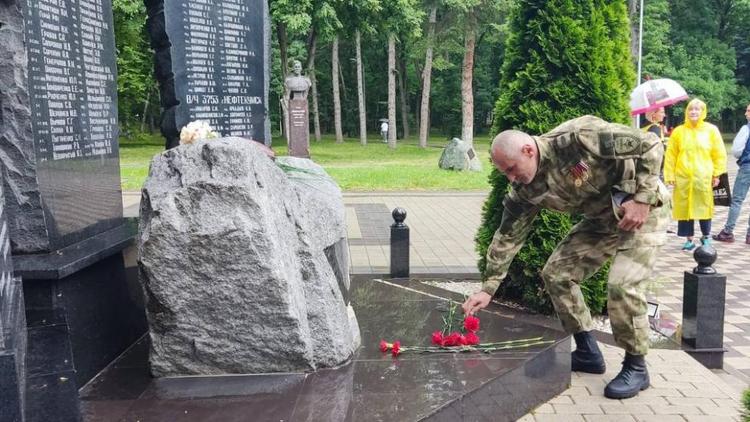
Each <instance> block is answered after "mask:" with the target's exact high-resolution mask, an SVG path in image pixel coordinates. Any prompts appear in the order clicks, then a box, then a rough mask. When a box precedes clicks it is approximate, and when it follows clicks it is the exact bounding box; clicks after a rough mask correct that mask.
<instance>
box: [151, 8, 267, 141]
mask: <svg viewBox="0 0 750 422" xmlns="http://www.w3.org/2000/svg"><path fill="white" fill-rule="evenodd" d="M146 3H147V8H148V11H149V23H148V27H149V32H150V34H151V41H152V46H153V47H154V50H155V61H156V77H157V80H158V81H159V83H160V86H161V89H160V90H161V102H162V104H161V105H162V108H163V109H164V113H163V115H162V125H161V126H162V133H163V134H164V136H165V137H166V138H167V147H173V146H175V145H177V141H178V136H179V131H180V129H181V128H182V127H183V126H185V125H186V124H188V123H189V122H191V121H194V120H203V121H206V122H208V123H209V124H210V125H211V127H212V128H213V129H214V131H216V132H217V133H219V134H220V135H222V136H240V137H245V138H249V139H253V140H256V141H258V142H261V143H265V144H268V145H270V142H271V137H270V124H269V120H268V118H269V116H268V110H267V107H268V81H269V71H268V65H267V64H268V55H269V47H268V46H269V30H270V27H269V21H268V7H267V5H266V2H265V0H222V1H220V2H214V1H211V0H164V1H147V2H146Z"/></svg>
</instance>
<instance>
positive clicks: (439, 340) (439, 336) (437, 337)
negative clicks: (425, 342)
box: [432, 331, 444, 346]
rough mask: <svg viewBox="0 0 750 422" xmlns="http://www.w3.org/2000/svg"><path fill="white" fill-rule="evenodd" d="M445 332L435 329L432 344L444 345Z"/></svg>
mask: <svg viewBox="0 0 750 422" xmlns="http://www.w3.org/2000/svg"><path fill="white" fill-rule="evenodd" d="M443 341H444V339H443V333H442V332H440V331H435V332H434V333H432V344H434V345H435V346H442V345H443Z"/></svg>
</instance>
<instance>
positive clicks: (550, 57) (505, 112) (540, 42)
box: [476, 0, 635, 313]
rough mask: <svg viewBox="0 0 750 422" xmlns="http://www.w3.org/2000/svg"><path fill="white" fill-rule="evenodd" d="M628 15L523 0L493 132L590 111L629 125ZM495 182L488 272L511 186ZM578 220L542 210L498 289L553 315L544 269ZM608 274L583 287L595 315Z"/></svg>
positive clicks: (537, 128)
mask: <svg viewBox="0 0 750 422" xmlns="http://www.w3.org/2000/svg"><path fill="white" fill-rule="evenodd" d="M626 16H627V15H626V10H625V7H624V3H622V2H618V1H607V0H551V1H541V0H520V1H519V2H518V4H517V6H516V8H515V9H514V10H513V14H512V17H511V21H510V36H509V38H508V42H507V44H506V54H505V61H504V63H503V67H502V79H501V82H500V97H499V98H498V100H497V103H496V106H495V126H494V128H493V133H494V132H497V131H500V130H504V129H511V128H515V129H519V130H524V131H527V132H529V133H532V134H538V133H542V132H545V131H548V130H550V129H552V128H553V127H554V126H556V125H558V124H559V123H562V122H563V121H565V120H567V119H570V118H573V117H577V116H580V115H584V114H594V115H597V116H600V117H602V118H604V119H606V120H609V121H618V122H626V121H627V119H628V106H627V103H626V99H627V97H628V95H627V94H628V93H629V92H630V89H631V88H632V85H633V83H634V82H635V78H634V72H633V68H632V67H631V66H629V63H630V61H629V55H628V54H629V53H628V45H629V33H628V31H627V28H628V27H627V25H626V22H627V18H626ZM490 183H491V185H492V192H491V194H490V196H489V198H488V200H487V202H486V203H485V205H484V209H483V220H482V226H481V228H480V229H479V231H478V232H477V236H476V241H477V251H478V252H479V255H480V257H482V258H481V259H480V262H479V267H480V270H481V271H482V272H484V270H485V269H486V260H485V258H484V256H485V255H486V252H487V247H488V246H489V243H490V242H491V240H492V235H493V234H494V232H495V230H496V229H497V227H498V226H499V223H500V216H501V215H502V212H503V205H502V199H503V197H504V196H505V194H506V192H507V190H508V181H507V179H506V178H505V177H504V176H503V175H501V174H499V173H498V172H497V171H493V173H492V175H491V176H490ZM572 224H573V221H572V219H571V216H569V215H567V214H561V213H556V212H551V211H542V212H541V213H540V214H539V216H538V217H537V219H536V221H535V222H534V225H533V229H532V232H531V233H530V235H529V237H528V239H527V241H526V245H525V246H524V247H523V248H522V249H521V251H520V252H519V253H518V255H517V256H516V258H515V259H514V261H513V263H512V264H511V267H510V270H509V272H508V277H507V278H506V280H505V282H504V283H503V284H502V285H501V287H500V289H499V291H498V294H499V295H500V296H502V297H505V298H509V299H515V300H520V301H521V302H522V303H524V304H525V305H527V306H528V307H530V308H532V309H536V310H538V311H541V312H547V313H549V312H551V311H552V306H551V303H550V301H549V297H548V296H547V295H546V293H545V292H544V283H543V281H542V279H541V276H540V273H541V270H542V268H543V267H544V263H545V262H546V260H547V258H548V257H549V255H550V254H551V253H552V251H553V250H554V248H555V246H556V245H557V243H558V242H559V241H560V240H562V238H563V237H564V236H565V235H566V234H567V232H568V231H569V230H570V228H571V226H572ZM606 274H607V270H606V267H605V268H604V269H603V270H600V271H599V272H597V273H596V274H594V275H593V276H592V277H590V278H589V279H588V280H586V281H585V282H584V283H583V285H582V290H583V292H584V297H585V299H586V302H587V304H588V305H589V307H590V308H591V310H592V312H595V313H600V312H601V311H602V309H603V307H604V303H605V300H606Z"/></svg>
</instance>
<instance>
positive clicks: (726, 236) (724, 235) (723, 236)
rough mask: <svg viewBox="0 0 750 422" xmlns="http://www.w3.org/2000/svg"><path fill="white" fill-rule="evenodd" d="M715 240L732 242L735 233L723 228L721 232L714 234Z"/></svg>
mask: <svg viewBox="0 0 750 422" xmlns="http://www.w3.org/2000/svg"><path fill="white" fill-rule="evenodd" d="M713 238H714V240H716V241H719V242H727V243H732V242H734V235H733V234H732V233H729V232H727V231H726V230H722V231H720V232H719V234H715V235H713Z"/></svg>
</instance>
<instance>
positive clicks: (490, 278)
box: [462, 192, 539, 314]
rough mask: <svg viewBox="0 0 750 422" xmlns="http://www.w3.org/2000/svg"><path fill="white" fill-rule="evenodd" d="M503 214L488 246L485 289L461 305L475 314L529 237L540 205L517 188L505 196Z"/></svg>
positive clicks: (504, 274)
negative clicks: (519, 195)
mask: <svg viewBox="0 0 750 422" xmlns="http://www.w3.org/2000/svg"><path fill="white" fill-rule="evenodd" d="M503 207H504V211H503V218H502V220H501V222H500V227H499V228H498V229H497V231H496V232H495V235H494V236H493V237H492V242H491V243H490V246H489V247H488V248H487V268H486V269H485V272H484V281H483V282H482V290H481V291H479V292H476V293H474V294H473V295H471V296H469V298H468V299H466V301H465V302H464V304H463V306H462V308H463V311H464V313H466V314H474V313H475V312H477V311H479V310H480V309H482V308H485V307H486V306H487V305H488V304H489V303H490V300H491V299H492V296H493V295H494V294H495V291H496V290H497V289H498V287H500V283H501V282H502V281H503V279H504V278H505V276H506V275H507V273H508V267H510V263H511V262H512V261H513V258H514V257H515V256H516V254H517V253H518V251H519V250H520V249H521V247H522V246H523V244H524V242H525V241H526V237H527V236H528V235H529V232H530V231H531V223H533V222H534V218H535V217H536V215H537V213H538V212H539V208H537V207H536V206H533V205H531V204H528V203H525V202H522V201H521V200H520V199H518V198H517V196H516V195H515V192H511V193H509V194H508V195H507V196H506V197H505V199H504V200H503Z"/></svg>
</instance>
